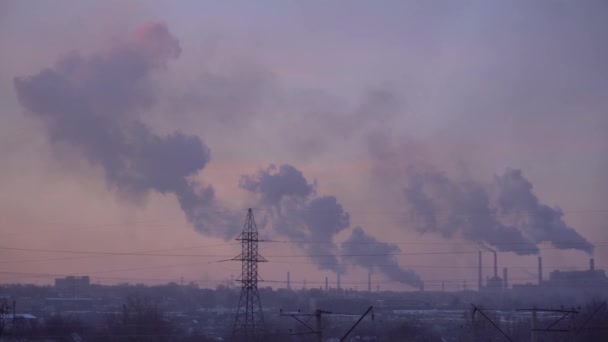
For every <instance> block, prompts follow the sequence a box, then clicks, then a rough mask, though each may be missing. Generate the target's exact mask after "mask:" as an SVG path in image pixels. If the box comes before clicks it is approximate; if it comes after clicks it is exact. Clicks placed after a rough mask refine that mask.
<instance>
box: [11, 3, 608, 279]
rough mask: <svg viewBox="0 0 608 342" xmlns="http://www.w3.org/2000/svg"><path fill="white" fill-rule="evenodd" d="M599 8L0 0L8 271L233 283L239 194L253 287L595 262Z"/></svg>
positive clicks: (603, 115)
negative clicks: (251, 246)
mask: <svg viewBox="0 0 608 342" xmlns="http://www.w3.org/2000/svg"><path fill="white" fill-rule="evenodd" d="M606 15H608V5H607V4H606V3H605V2H603V1H587V2H579V3H574V2H570V1H536V2H527V1H510V2H508V3H507V2H499V1H467V2H462V3H457V4H455V3H453V2H448V1H425V2H414V1H384V2H379V3H371V2H367V1H350V2H330V3H327V2H320V1H292V2H281V1H265V2H262V3H260V2H256V3H255V4H254V3H251V2H246V1H236V2H230V3H218V2H211V1H180V2H165V1H93V0H85V1H78V2H73V1H52V2H51V1H39V2H36V4H35V6H34V5H33V4H31V3H25V2H22V1H3V2H2V3H0V43H1V44H2V46H3V49H2V50H1V51H0V103H1V105H0V156H1V157H2V159H3V161H2V163H0V186H1V189H2V191H1V193H2V195H1V196H0V241H1V242H0V259H2V262H1V264H0V283H7V282H36V281H38V282H40V283H51V282H52V279H53V278H54V276H55V275H57V276H64V275H70V274H73V275H89V276H90V277H91V279H93V280H94V281H96V280H99V281H101V282H103V283H114V282H122V280H123V279H124V280H125V281H131V282H148V283H150V284H152V283H155V282H160V281H162V282H168V281H171V280H173V281H175V282H179V281H180V280H181V278H182V277H183V279H184V281H186V282H190V281H198V282H200V283H201V284H203V283H205V282H209V283H212V284H217V283H221V282H225V281H228V280H230V279H231V277H236V276H238V275H239V273H240V265H239V263H238V262H227V261H225V260H226V259H230V258H231V256H236V255H237V254H238V252H239V245H238V242H237V241H234V238H236V236H237V235H238V232H239V231H240V230H241V229H242V224H243V221H244V219H245V215H246V209H247V208H250V207H251V208H254V214H255V217H256V221H257V222H258V226H259V230H260V232H261V234H262V236H264V238H265V239H267V240H273V241H275V242H266V243H263V244H262V245H261V253H262V254H263V255H264V256H265V257H266V258H267V259H269V261H270V262H269V263H266V264H264V265H262V266H261V269H260V273H261V275H262V277H263V278H264V279H266V280H268V281H269V282H268V283H267V285H269V286H285V284H284V283H282V282H283V281H284V280H285V278H286V272H287V271H290V272H291V281H292V286H294V287H296V286H297V285H296V284H299V283H302V282H303V280H304V279H306V281H307V284H309V287H312V286H314V285H315V284H317V285H318V286H324V279H325V277H326V276H327V277H329V279H330V280H331V279H334V281H335V278H336V274H338V273H341V274H342V276H341V277H342V283H343V284H344V285H346V284H348V283H349V282H350V283H352V284H359V283H360V285H358V287H359V288H360V289H361V288H367V273H368V271H371V272H372V274H373V279H374V281H373V282H374V288H375V284H376V282H377V281H380V282H381V284H382V282H384V283H385V284H396V283H398V282H403V283H404V284H409V285H411V286H412V287H408V286H405V285H404V286H403V287H402V288H403V289H407V288H410V289H413V288H414V287H416V286H419V283H420V281H421V282H423V283H425V288H428V289H432V287H433V286H439V285H440V284H441V281H446V282H447V283H446V284H448V283H450V282H453V283H454V284H459V285H462V282H463V281H467V284H468V286H469V287H470V288H474V287H475V284H476V281H477V273H476V271H477V255H476V251H478V250H482V251H489V250H498V251H499V267H500V268H502V267H507V268H509V269H510V270H509V275H510V277H509V278H510V279H509V281H510V283H526V282H535V279H536V255H539V254H538V253H540V255H542V256H543V259H544V260H545V272H546V273H547V275H548V273H549V272H550V271H552V270H553V269H557V268H562V269H573V268H580V269H586V268H587V267H588V265H589V263H588V259H589V258H590V257H594V258H595V262H596V267H597V268H603V269H607V268H608V232H607V230H606V222H607V221H608V206H607V205H606V203H608V182H607V181H606V175H608V134H607V132H608V100H607V99H608V96H607V95H608V63H606V61H607V60H608V45H607V44H605V43H604V40H605V37H606V36H608V23H607V22H606V20H605V18H606ZM513 246H515V247H513ZM516 247H517V248H516ZM137 254H139V255H137ZM142 254H143V255H142ZM178 254H182V256H179V255H178ZM489 256H490V254H489V253H488V257H487V258H485V260H484V263H485V266H486V267H487V268H486V270H487V272H485V273H486V275H490V274H491V266H492V261H491V258H490V257H489ZM164 280H166V281H164ZM277 281H279V282H277ZM261 285H262V286H264V285H266V284H264V283H262V284H261ZM387 286H388V285H387ZM391 286H393V285H391ZM352 287H355V286H352ZM381 287H382V285H381ZM400 288H401V287H400Z"/></svg>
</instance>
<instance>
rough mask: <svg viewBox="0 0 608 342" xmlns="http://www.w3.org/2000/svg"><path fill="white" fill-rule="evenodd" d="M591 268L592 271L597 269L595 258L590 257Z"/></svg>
mask: <svg viewBox="0 0 608 342" xmlns="http://www.w3.org/2000/svg"><path fill="white" fill-rule="evenodd" d="M589 270H590V271H591V272H593V271H595V260H594V259H593V258H591V259H589Z"/></svg>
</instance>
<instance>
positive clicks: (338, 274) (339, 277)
mask: <svg viewBox="0 0 608 342" xmlns="http://www.w3.org/2000/svg"><path fill="white" fill-rule="evenodd" d="M338 291H340V273H338Z"/></svg>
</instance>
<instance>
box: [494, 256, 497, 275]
mask: <svg viewBox="0 0 608 342" xmlns="http://www.w3.org/2000/svg"><path fill="white" fill-rule="evenodd" d="M494 278H498V257H497V256H496V251H494Z"/></svg>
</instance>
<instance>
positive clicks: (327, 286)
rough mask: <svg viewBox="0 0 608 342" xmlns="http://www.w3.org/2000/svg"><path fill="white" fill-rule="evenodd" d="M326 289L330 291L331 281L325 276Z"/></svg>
mask: <svg viewBox="0 0 608 342" xmlns="http://www.w3.org/2000/svg"><path fill="white" fill-rule="evenodd" d="M325 291H329V282H328V281H327V277H325Z"/></svg>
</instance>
